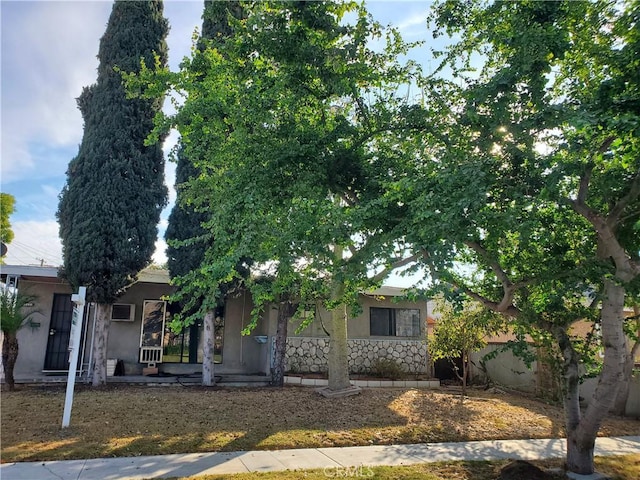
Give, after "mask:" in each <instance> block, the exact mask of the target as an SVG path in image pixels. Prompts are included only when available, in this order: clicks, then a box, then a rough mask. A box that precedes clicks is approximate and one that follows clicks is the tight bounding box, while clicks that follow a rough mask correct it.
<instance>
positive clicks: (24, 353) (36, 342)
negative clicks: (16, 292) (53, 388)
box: [14, 279, 71, 377]
mask: <svg viewBox="0 0 640 480" xmlns="http://www.w3.org/2000/svg"><path fill="white" fill-rule="evenodd" d="M19 288H20V292H22V293H25V294H27V295H35V296H36V299H35V302H34V303H35V305H34V308H35V310H36V313H34V314H33V315H32V316H31V317H30V318H29V320H30V321H31V322H32V323H31V322H28V324H27V326H25V327H23V328H22V329H21V330H20V331H19V332H18V345H19V347H20V353H19V354H18V361H17V362H16V366H15V371H14V374H15V375H16V376H17V377H19V376H25V375H38V374H40V373H42V369H43V368H44V357H45V354H46V346H47V340H48V338H49V328H50V322H51V309H52V307H53V295H54V294H56V293H61V294H69V293H71V288H70V287H69V286H68V285H67V284H66V283H63V281H53V282H34V281H28V280H23V279H21V280H20V281H19ZM30 324H31V325H33V324H36V325H37V324H40V325H39V326H35V325H34V326H33V327H32V326H30Z"/></svg>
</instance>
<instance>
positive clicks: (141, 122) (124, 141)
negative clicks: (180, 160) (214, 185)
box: [57, 0, 168, 303]
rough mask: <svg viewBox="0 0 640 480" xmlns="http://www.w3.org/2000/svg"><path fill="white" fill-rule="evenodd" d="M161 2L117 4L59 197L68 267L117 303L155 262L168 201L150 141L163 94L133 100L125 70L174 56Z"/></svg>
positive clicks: (94, 295)
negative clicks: (169, 51) (124, 82)
mask: <svg viewBox="0 0 640 480" xmlns="http://www.w3.org/2000/svg"><path fill="white" fill-rule="evenodd" d="M167 31H168V25H167V21H166V20H165V19H164V17H163V16H162V2H161V1H157V0H154V1H144V2H128V1H119V0H118V1H116V2H115V3H114V6H113V10H112V12H111V16H110V17H109V23H108V24H107V29H106V31H105V33H104V35H103V36H102V38H101V40H100V48H99V51H98V59H99V61H100V63H99V67H98V80H97V82H96V83H95V84H94V85H91V86H90V87H85V88H84V89H83V91H82V94H81V95H80V97H79V98H78V107H79V108H80V111H81V113H82V117H83V119H84V135H83V138H82V143H81V144H80V149H79V152H78V155H77V156H76V157H75V158H74V159H73V160H71V162H70V163H69V167H68V170H67V182H66V185H65V186H64V188H63V190H62V193H61V194H60V204H59V207H58V213H57V216H58V220H59V224H60V236H61V238H62V245H63V257H64V272H65V275H66V277H67V278H68V279H69V281H70V282H71V283H72V284H73V285H74V286H78V285H87V286H88V287H89V289H88V298H89V299H91V300H92V301H97V302H99V303H111V302H113V301H114V300H115V299H116V298H117V297H118V295H119V294H120V293H121V292H122V289H123V288H125V287H126V286H127V285H129V284H130V283H131V281H132V279H133V278H134V277H135V275H136V274H137V273H138V272H139V271H140V270H141V269H142V268H144V267H145V266H147V265H148V263H149V261H150V259H151V255H152V253H153V251H154V248H155V241H156V237H157V224H158V221H159V219H160V211H161V210H162V208H163V207H164V205H165V203H166V196H167V189H166V187H165V185H164V158H163V153H162V146H161V145H160V144H155V145H144V142H145V139H146V138H147V136H148V135H149V133H150V132H151V130H152V128H153V118H154V116H155V114H156V112H158V111H159V110H160V108H161V106H162V100H161V99H154V100H149V99H129V98H126V95H125V90H124V87H123V85H122V78H121V74H120V72H119V71H118V70H122V71H138V70H139V69H140V61H141V59H142V60H144V62H145V63H146V64H147V65H149V66H158V67H160V66H163V65H165V64H166V61H167V48H166V44H165V37H166V35H167Z"/></svg>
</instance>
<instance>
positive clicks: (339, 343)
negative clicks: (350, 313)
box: [328, 247, 351, 391]
mask: <svg viewBox="0 0 640 480" xmlns="http://www.w3.org/2000/svg"><path fill="white" fill-rule="evenodd" d="M336 258H339V259H341V258H342V249H340V248H338V247H336ZM343 294H344V284H343V283H342V282H341V281H339V280H335V279H334V280H333V285H332V289H331V300H332V301H334V300H339V299H341V298H342V295H343ZM329 333H330V337H329V358H328V363H329V390H332V391H338V390H346V389H347V388H350V387H351V382H350V381H349V345H348V343H347V307H346V305H344V304H340V305H338V306H337V307H335V308H334V309H333V310H331V329H330V331H329Z"/></svg>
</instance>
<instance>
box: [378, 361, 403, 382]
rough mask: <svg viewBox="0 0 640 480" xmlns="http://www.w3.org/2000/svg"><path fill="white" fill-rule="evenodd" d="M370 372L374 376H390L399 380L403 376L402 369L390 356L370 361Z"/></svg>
mask: <svg viewBox="0 0 640 480" xmlns="http://www.w3.org/2000/svg"><path fill="white" fill-rule="evenodd" d="M371 374H372V375H375V376H376V377H381V378H390V379H391V380H400V379H401V378H403V377H404V376H405V372H404V370H402V367H401V366H400V365H398V363H397V362H395V361H394V360H391V359H390V358H385V357H381V358H376V359H375V360H374V361H373V362H372V363H371Z"/></svg>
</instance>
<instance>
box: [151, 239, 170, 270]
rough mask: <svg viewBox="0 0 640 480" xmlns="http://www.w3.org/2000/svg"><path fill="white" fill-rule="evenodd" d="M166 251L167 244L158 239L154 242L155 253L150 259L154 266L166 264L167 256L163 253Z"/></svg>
mask: <svg viewBox="0 0 640 480" xmlns="http://www.w3.org/2000/svg"><path fill="white" fill-rule="evenodd" d="M166 251H167V242H165V241H164V240H163V239H162V238H158V240H156V251H155V252H154V253H153V256H152V257H151V258H152V260H153V263H155V264H156V265H164V264H165V263H167V255H166V253H165V252H166Z"/></svg>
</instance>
